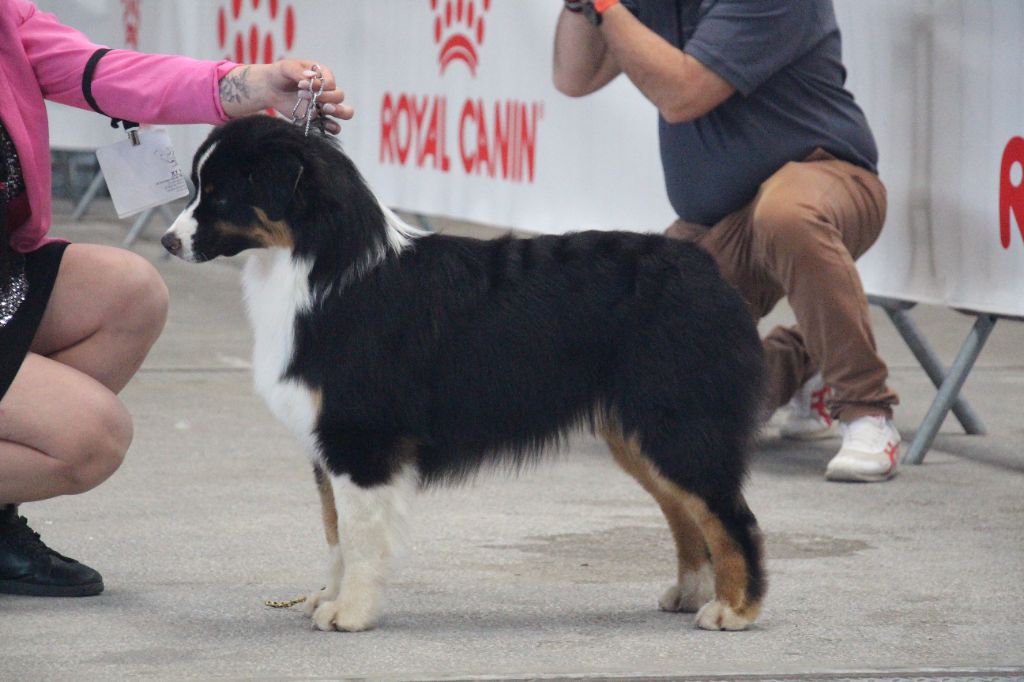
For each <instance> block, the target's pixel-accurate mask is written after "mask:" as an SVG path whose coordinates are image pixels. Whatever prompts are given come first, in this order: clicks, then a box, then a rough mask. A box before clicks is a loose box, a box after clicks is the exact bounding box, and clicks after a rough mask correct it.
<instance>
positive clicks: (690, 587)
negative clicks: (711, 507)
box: [601, 428, 715, 613]
mask: <svg viewBox="0 0 1024 682" xmlns="http://www.w3.org/2000/svg"><path fill="white" fill-rule="evenodd" d="M601 435H602V437H603V438H604V439H605V441H606V442H607V443H608V447H609V448H610V449H611V451H612V455H613V456H614V457H615V461H616V462H617V463H618V464H619V466H621V467H622V468H623V469H625V470H626V472H627V473H629V474H630V475H631V476H633V478H635V479H636V480H637V481H639V483H640V485H642V486H643V488H644V490H646V491H647V492H649V493H650V494H651V495H652V496H653V497H654V499H655V500H656V501H657V502H658V506H659V507H661V511H662V513H664V514H665V519H666V520H667V521H668V526H669V529H670V530H671V531H672V537H673V539H674V540H675V545H676V556H677V558H678V561H679V567H678V577H677V580H676V584H675V585H672V586H671V587H669V588H668V589H667V590H666V591H665V593H664V594H663V595H662V596H661V598H660V599H659V600H658V606H659V607H660V608H661V609H662V610H663V611H682V612H685V613H695V612H696V611H697V610H698V609H699V608H700V607H701V606H703V605H704V604H706V603H708V602H709V601H711V600H712V599H713V598H714V596H715V575H714V570H713V569H712V565H711V557H710V555H709V553H708V549H707V544H706V543H705V542H704V535H703V533H701V530H700V528H698V527H697V525H696V523H694V520H693V519H692V518H691V517H690V513H689V512H688V511H687V510H686V505H685V504H684V499H683V498H682V497H681V496H680V495H679V494H678V490H679V489H678V487H677V486H674V485H672V484H671V483H670V482H669V481H668V480H666V479H665V478H664V477H663V476H662V475H661V474H659V473H658V471H657V470H656V469H655V468H654V465H653V464H652V463H651V461H650V459H648V458H647V457H645V456H644V455H643V454H642V453H641V451H640V447H639V445H638V444H637V442H636V440H635V439H626V438H625V437H623V435H622V433H621V432H620V431H619V430H617V429H614V428H605V429H602V431H601Z"/></svg>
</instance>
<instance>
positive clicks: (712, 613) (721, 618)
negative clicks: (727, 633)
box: [697, 599, 753, 630]
mask: <svg viewBox="0 0 1024 682" xmlns="http://www.w3.org/2000/svg"><path fill="white" fill-rule="evenodd" d="M752 620H753V619H752V618H746V617H744V616H741V615H740V614H738V613H736V611H734V610H733V608H732V607H731V606H729V605H728V604H723V603H722V602H720V601H718V600H717V599H715V600H714V601H710V602H708V603H707V604H705V605H704V606H702V607H701V609H700V611H698V612H697V627H699V628H702V629H704V630H745V629H746V627H747V626H748V625H750V623H751V621H752Z"/></svg>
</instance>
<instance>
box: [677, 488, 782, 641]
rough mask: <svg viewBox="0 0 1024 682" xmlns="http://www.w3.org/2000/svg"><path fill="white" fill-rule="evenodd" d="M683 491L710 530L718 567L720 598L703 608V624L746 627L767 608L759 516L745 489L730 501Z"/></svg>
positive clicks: (686, 504)
mask: <svg viewBox="0 0 1024 682" xmlns="http://www.w3.org/2000/svg"><path fill="white" fill-rule="evenodd" d="M671 485H674V484H671ZM678 491H679V494H680V496H681V499H682V504H683V506H684V507H685V508H686V510H687V511H688V512H689V513H690V515H691V516H692V517H693V519H694V520H695V521H696V522H697V525H698V526H699V527H700V529H701V532H702V533H703V534H704V539H705V540H706V541H707V543H708V548H709V549H710V550H711V561H712V563H713V565H714V569H715V599H714V601H711V602H709V603H707V604H705V605H704V606H703V607H701V609H700V611H698V612H697V627H700V628H704V629H705V630H742V629H744V628H746V627H747V625H749V624H750V623H752V622H753V621H754V619H755V618H757V616H758V614H759V613H760V612H761V601H762V599H763V598H764V592H765V586H766V580H765V574H764V568H763V549H762V540H761V531H760V528H759V527H758V525H757V519H755V518H754V515H753V513H751V511H750V509H749V508H748V507H747V503H746V501H745V500H744V499H743V495H742V494H741V493H739V492H737V493H736V494H735V497H733V498H732V499H728V500H727V499H720V500H715V499H711V500H705V499H701V498H700V497H698V496H697V495H694V494H692V493H688V492H686V491H684V490H682V489H681V488H678Z"/></svg>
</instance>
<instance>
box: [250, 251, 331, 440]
mask: <svg viewBox="0 0 1024 682" xmlns="http://www.w3.org/2000/svg"><path fill="white" fill-rule="evenodd" d="M311 267H312V264H310V263H303V262H302V261H296V260H294V259H293V258H292V253H291V251H290V250H287V249H268V250H265V251H260V252H258V253H256V254H254V255H253V256H251V257H250V258H249V261H248V262H247V263H246V265H245V269H244V270H243V273H242V286H243V290H244V292H245V302H246V308H247V310H248V313H249V321H250V322H251V324H252V330H253V353H252V355H253V358H252V366H253V380H254V383H255V385H256V391H257V392H258V393H259V394H260V395H261V396H263V399H264V400H265V401H266V403H267V406H268V407H269V408H270V411H271V412H273V414H274V416H275V417H277V418H278V419H279V420H280V421H281V422H282V423H283V424H284V425H285V426H286V427H288V429H289V430H291V432H292V433H293V434H295V436H296V437H297V438H298V439H299V440H300V441H301V442H302V445H303V447H304V449H305V451H306V453H307V455H309V457H310V458H311V459H313V460H316V459H318V457H319V453H318V448H317V443H316V438H315V436H314V434H313V430H314V428H315V426H316V419H317V415H318V413H319V409H320V406H319V397H318V395H316V394H314V392H313V391H311V390H310V388H309V387H308V386H306V385H304V384H302V383H299V382H297V381H295V380H294V379H287V378H285V377H284V373H285V371H286V370H287V369H288V365H289V363H290V362H291V360H292V356H293V354H294V351H295V318H296V315H297V314H298V313H299V312H300V311H304V310H309V308H310V301H311V296H310V291H309V271H310V268H311Z"/></svg>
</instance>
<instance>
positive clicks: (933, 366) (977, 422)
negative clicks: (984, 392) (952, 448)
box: [871, 297, 986, 435]
mask: <svg viewBox="0 0 1024 682" xmlns="http://www.w3.org/2000/svg"><path fill="white" fill-rule="evenodd" d="M871 302H872V303H875V304H876V305H879V306H881V307H882V308H883V309H884V310H885V312H886V314H888V315H889V319H890V320H892V324H893V326H894V327H896V331H898V332H899V333H900V336H902V337H903V340H904V341H905V342H906V344H907V347H908V348H910V352H912V353H913V354H914V357H915V358H917V361H918V363H920V365H921V368H922V369H924V371H925V374H927V375H928V378H929V379H931V380H932V383H933V384H934V385H935V388H936V389H938V388H941V387H942V384H943V383H944V382H945V381H946V370H945V369H944V368H943V367H942V361H941V360H939V356H938V355H936V354H935V351H934V350H932V347H931V346H930V345H929V344H928V340H927V339H926V338H925V337H924V335H922V334H921V332H920V331H918V329H917V325H915V324H914V320H913V319H911V317H910V314H909V313H908V312H907V311H908V310H910V309H911V308H912V307H914V304H913V303H909V302H907V301H896V300H893V299H885V298H875V297H872V298H871ZM954 397H955V398H956V400H955V401H954V402H953V408H952V409H953V414H954V415H956V418H957V421H959V422H960V425H961V426H962V427H964V431H966V432H967V433H969V434H971V435H982V434H984V433H985V432H986V428H985V424H984V422H982V421H981V417H979V416H978V414H977V413H976V412H975V411H974V409H973V408H971V406H970V404H969V403H968V402H967V399H966V398H963V397H961V396H959V395H955V396H954Z"/></svg>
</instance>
